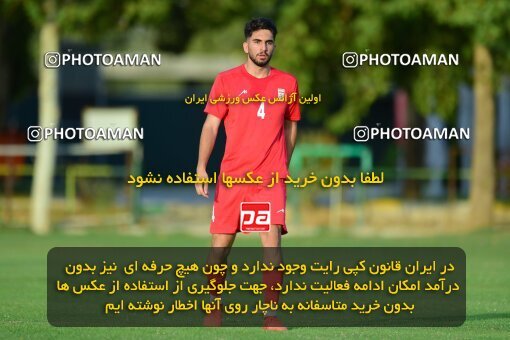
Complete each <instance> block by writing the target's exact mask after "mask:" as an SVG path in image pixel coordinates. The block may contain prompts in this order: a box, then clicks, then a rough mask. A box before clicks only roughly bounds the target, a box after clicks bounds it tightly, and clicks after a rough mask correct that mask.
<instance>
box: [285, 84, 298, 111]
mask: <svg viewBox="0 0 510 340" xmlns="http://www.w3.org/2000/svg"><path fill="white" fill-rule="evenodd" d="M292 92H296V97H295V98H296V100H294V101H293V102H292V103H291V104H289V106H287V110H286V111H285V119H287V120H293V121H298V120H300V119H301V110H300V108H299V88H298V83H297V80H295V81H294V86H293V90H292Z"/></svg>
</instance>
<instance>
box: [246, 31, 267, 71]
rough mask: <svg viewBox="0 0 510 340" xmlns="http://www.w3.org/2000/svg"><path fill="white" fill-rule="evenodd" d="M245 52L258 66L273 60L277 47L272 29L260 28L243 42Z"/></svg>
mask: <svg viewBox="0 0 510 340" xmlns="http://www.w3.org/2000/svg"><path fill="white" fill-rule="evenodd" d="M243 48H244V53H247V54H248V57H249V58H250V60H251V61H252V62H253V63H254V64H255V65H257V66H260V67H262V66H266V65H267V64H268V63H269V61H270V60H271V56H272V55H273V51H274V48H275V44H274V38H273V33H272V32H271V31H270V30H258V31H255V32H253V33H252V35H251V37H249V38H248V39H246V41H245V42H244V43H243Z"/></svg>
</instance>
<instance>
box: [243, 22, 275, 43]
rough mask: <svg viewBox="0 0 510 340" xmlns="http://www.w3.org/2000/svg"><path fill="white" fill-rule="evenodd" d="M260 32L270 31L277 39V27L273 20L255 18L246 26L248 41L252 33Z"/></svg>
mask: <svg viewBox="0 0 510 340" xmlns="http://www.w3.org/2000/svg"><path fill="white" fill-rule="evenodd" d="M258 30H270V31H271V33H273V39H276V33H278V31H277V30H276V25H275V24H274V22H273V20H271V19H267V18H255V19H251V20H250V21H248V22H247V23H246V26H244V37H245V38H246V39H248V38H249V37H251V35H252V33H253V32H255V31H258Z"/></svg>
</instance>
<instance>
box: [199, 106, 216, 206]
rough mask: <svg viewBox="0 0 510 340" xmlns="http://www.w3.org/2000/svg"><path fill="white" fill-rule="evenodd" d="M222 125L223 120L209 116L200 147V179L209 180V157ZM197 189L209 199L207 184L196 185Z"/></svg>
mask: <svg viewBox="0 0 510 340" xmlns="http://www.w3.org/2000/svg"><path fill="white" fill-rule="evenodd" d="M220 124H221V119H219V118H218V117H216V116H214V115H212V114H208V115H207V118H206V119H205V122H204V126H203V127H202V134H201V135H200V146H199V148H198V163H197V175H198V177H199V178H206V179H207V178H209V176H208V175H207V163H208V162H209V157H211V153H212V150H213V148H214V143H215V142H216V136H217V135H218V129H219V127H220ZM195 189H196V191H197V194H198V195H199V196H204V197H207V198H208V197H209V192H208V184H207V183H196V184H195Z"/></svg>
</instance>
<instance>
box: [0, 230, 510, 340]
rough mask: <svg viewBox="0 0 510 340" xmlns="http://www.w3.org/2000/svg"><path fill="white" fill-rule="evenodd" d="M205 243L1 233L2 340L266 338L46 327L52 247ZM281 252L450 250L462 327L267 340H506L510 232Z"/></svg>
mask: <svg viewBox="0 0 510 340" xmlns="http://www.w3.org/2000/svg"><path fill="white" fill-rule="evenodd" d="M208 245H209V239H208V238H207V237H204V238H197V237H192V236H185V235H165V236H161V235H150V236H141V237H140V236H125V235H118V234H116V233H114V232H108V231H105V232H101V233H99V232H94V233H90V234H88V235H85V236H73V235H65V234H61V233H54V234H52V235H49V236H43V237H37V236H34V235H31V234H30V233H28V232H26V231H18V230H1V231H0V255H1V256H0V264H1V265H0V268H1V276H0V277H1V279H0V301H1V304H0V338H1V339H11V338H43V339H48V338H52V339H56V338H62V339H96V338H112V339H116V338H126V339H136V338H162V337H166V338H186V339H201V338H205V337H208V338H212V339H230V338H245V339H246V338H249V339H252V338H254V339H257V338H261V339H262V338H267V337H268V332H267V331H263V330H262V329H261V328H255V327H251V328H220V329H211V328H175V327H163V328H134V327H133V328H127V327H124V328H93V327H83V328H78V327H73V328H57V327H53V326H51V325H50V324H49V323H48V322H47V319H46V255H47V252H48V250H49V249H51V248H52V247H56V246H67V247H69V246H79V247H82V246H114V247H119V246H126V247H127V246H130V247H133V246H159V247H167V246H170V247H171V246H179V247H182V246H208ZM258 245H259V241H258V239H257V238H256V237H252V236H245V235H240V237H238V239H237V240H236V246H258ZM283 246H299V247H301V246H303V247H305V246H326V247H342V246H349V247H352V246H361V247H370V246H383V247H386V246H456V247H461V248H463V249H464V251H465V252H466V254H467V320H466V322H465V323H464V325H463V326H461V327H455V328H434V327H428V328H418V327H413V328H404V327H400V328H383V327H377V328H375V327H372V328H348V327H335V328H334V327H330V328H316V327H313V328H299V327H295V328H291V329H290V330H289V332H285V333H276V332H271V333H270V336H271V337H272V338H294V339H298V338H299V339H310V338H337V337H339V338H353V337H356V338H359V337H362V338H395V337H398V338H406V339H407V338H433V337H440V338H458V339H465V338H480V337H484V338H487V337H488V338H507V339H508V338H510V266H509V265H510V260H509V258H510V232H503V231H481V232H476V233H472V234H469V235H462V236H448V237H440V238H423V239H416V238H414V239H405V238H400V239H375V238H371V239H367V238H363V239H359V238H352V237H346V236H341V235H330V234H323V235H317V236H314V237H306V238H292V236H284V238H283Z"/></svg>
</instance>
